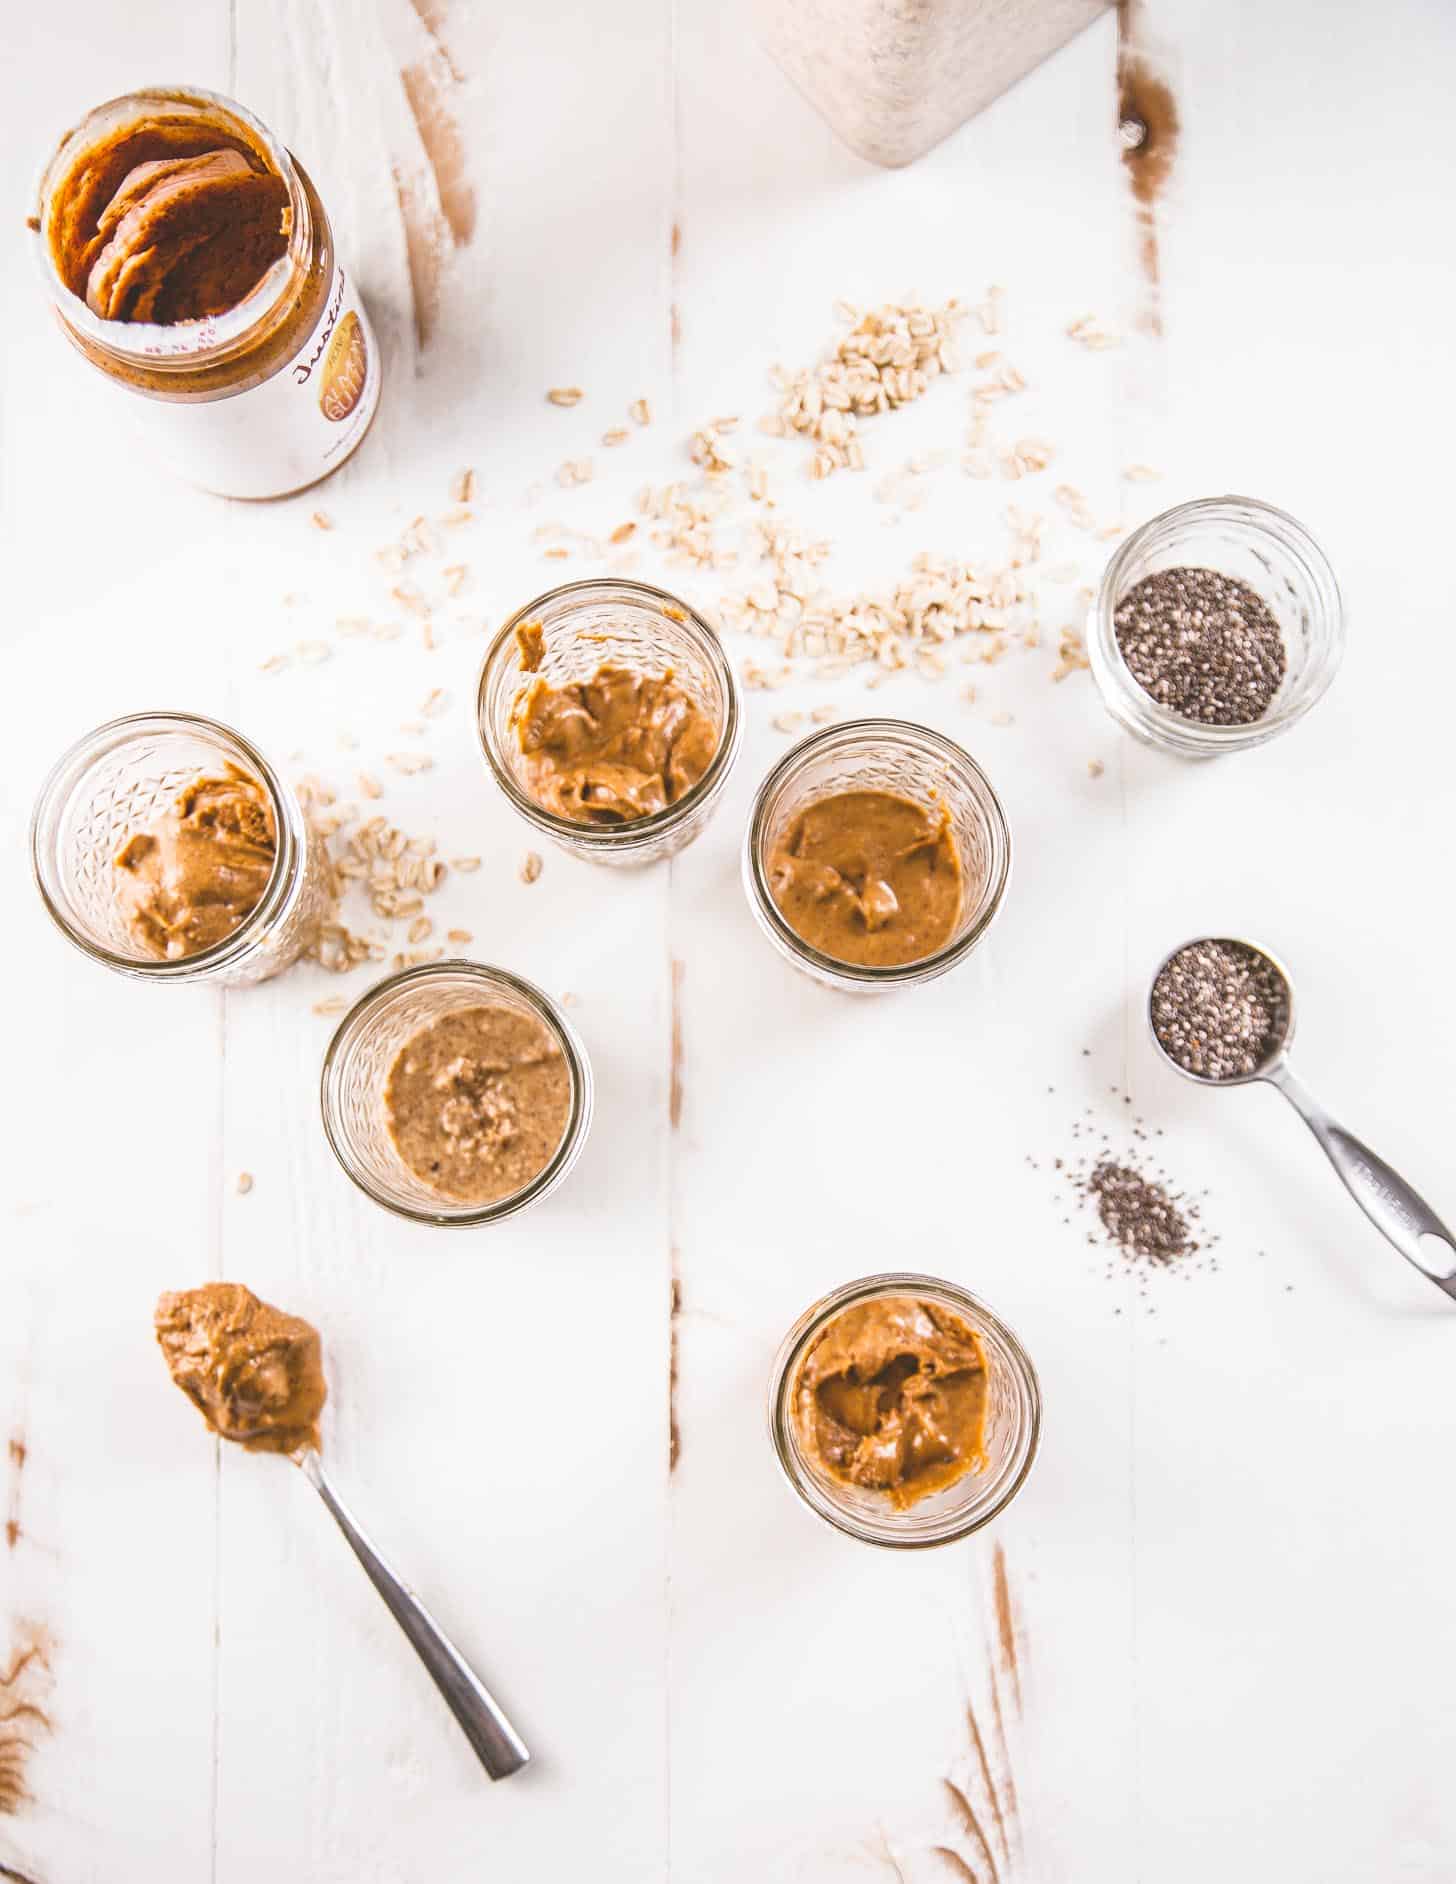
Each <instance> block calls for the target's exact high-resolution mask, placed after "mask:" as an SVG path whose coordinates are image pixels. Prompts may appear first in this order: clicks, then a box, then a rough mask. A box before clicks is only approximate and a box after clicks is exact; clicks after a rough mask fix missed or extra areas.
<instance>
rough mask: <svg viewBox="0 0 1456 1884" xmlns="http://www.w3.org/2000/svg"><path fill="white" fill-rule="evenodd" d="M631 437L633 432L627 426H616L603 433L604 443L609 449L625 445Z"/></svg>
mask: <svg viewBox="0 0 1456 1884" xmlns="http://www.w3.org/2000/svg"><path fill="white" fill-rule="evenodd" d="M631 436H632V434H631V432H630V431H629V430H628V429H627V427H626V426H625V425H614V426H612V427H611V429H610V430H609V431H605V432H603V433H602V443H603V444H604V445H606V446H607V447H608V448H610V447H612V446H614V445H625V444H626V443H627V440H628V439H629V438H630V437H631Z"/></svg>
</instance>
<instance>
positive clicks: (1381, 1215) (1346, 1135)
mask: <svg viewBox="0 0 1456 1884" xmlns="http://www.w3.org/2000/svg"><path fill="white" fill-rule="evenodd" d="M1264 1077H1265V1078H1266V1079H1267V1080H1268V1082H1269V1084H1270V1085H1271V1086H1277V1087H1278V1089H1279V1091H1280V1092H1282V1093H1283V1094H1284V1097H1285V1098H1286V1099H1287V1100H1288V1101H1289V1103H1290V1104H1291V1105H1292V1106H1293V1107H1294V1109H1295V1111H1296V1112H1298V1113H1299V1115H1300V1117H1301V1118H1302V1119H1303V1120H1304V1122H1305V1124H1306V1125H1307V1126H1308V1127H1309V1129H1310V1130H1311V1131H1312V1132H1313V1133H1314V1135H1315V1137H1316V1138H1317V1139H1318V1140H1319V1142H1320V1144H1321V1145H1322V1146H1323V1148H1324V1153H1325V1156H1326V1157H1327V1158H1328V1159H1329V1161H1330V1163H1331V1164H1332V1165H1333V1166H1334V1167H1335V1170H1336V1171H1337V1172H1338V1173H1339V1176H1340V1181H1341V1183H1343V1185H1344V1186H1345V1189H1346V1190H1347V1191H1348V1192H1349V1193H1350V1195H1351V1196H1352V1197H1353V1198H1354V1200H1355V1202H1356V1203H1357V1204H1358V1205H1359V1206H1360V1208H1361V1209H1362V1210H1363V1211H1364V1212H1365V1215H1366V1216H1367V1217H1368V1218H1369V1219H1370V1221H1371V1222H1372V1223H1373V1224H1374V1225H1375V1227H1376V1229H1377V1230H1379V1231H1381V1232H1382V1234H1383V1235H1384V1236H1386V1237H1387V1238H1388V1239H1389V1241H1390V1242H1392V1243H1393V1244H1394V1245H1395V1247H1396V1248H1397V1249H1398V1250H1399V1251H1400V1253H1401V1255H1402V1256H1404V1257H1405V1259H1406V1261H1407V1262H1409V1263H1412V1264H1414V1266H1415V1267H1416V1268H1417V1269H1419V1270H1420V1272H1421V1274H1422V1275H1423V1276H1425V1277H1426V1278H1427V1279H1428V1280H1429V1281H1431V1282H1434V1283H1435V1285H1436V1287H1437V1288H1438V1289H1444V1290H1445V1292H1446V1294H1447V1295H1449V1296H1450V1297H1451V1299H1452V1300H1453V1301H1456V1237H1453V1236H1452V1234H1451V1232H1450V1231H1449V1230H1448V1229H1447V1228H1446V1226H1445V1224H1444V1223H1442V1221H1441V1219H1440V1218H1439V1217H1438V1216H1437V1215H1436V1213H1435V1211H1434V1210H1432V1208H1431V1206H1430V1205H1429V1204H1428V1203H1427V1202H1426V1200H1425V1199H1424V1198H1423V1197H1422V1196H1421V1195H1420V1194H1419V1192H1417V1191H1414V1190H1412V1189H1411V1187H1410V1185H1409V1184H1407V1183H1406V1181H1405V1179H1404V1178H1403V1177H1402V1176H1401V1175H1400V1173H1399V1172H1398V1171H1392V1170H1391V1168H1390V1166H1389V1165H1388V1164H1387V1163H1386V1162H1385V1160H1384V1159H1383V1158H1377V1157H1376V1155H1375V1153H1374V1152H1373V1151H1371V1149H1370V1147H1369V1146H1368V1145H1363V1144H1361V1142H1360V1140H1359V1139H1358V1138H1356V1137H1354V1136H1353V1134H1352V1133H1350V1132H1347V1131H1346V1130H1345V1128H1344V1126H1343V1125H1338V1124H1337V1123H1336V1122H1335V1120H1334V1119H1332V1118H1331V1117H1330V1115H1329V1113H1328V1112H1326V1111H1325V1109H1324V1107H1323V1106H1322V1105H1320V1103H1319V1102H1318V1100H1316V1099H1315V1097H1314V1096H1313V1094H1312V1093H1310V1092H1309V1091H1308V1090H1307V1089H1306V1088H1305V1087H1304V1086H1302V1085H1301V1084H1300V1083H1299V1081H1298V1080H1297V1079H1296V1078H1295V1077H1294V1075H1293V1074H1292V1073H1291V1072H1290V1071H1289V1068H1288V1065H1287V1064H1286V1063H1284V1062H1282V1061H1281V1062H1280V1063H1279V1064H1277V1065H1276V1066H1274V1067H1273V1068H1271V1069H1270V1071H1269V1072H1268V1073H1266V1074H1265V1075H1264Z"/></svg>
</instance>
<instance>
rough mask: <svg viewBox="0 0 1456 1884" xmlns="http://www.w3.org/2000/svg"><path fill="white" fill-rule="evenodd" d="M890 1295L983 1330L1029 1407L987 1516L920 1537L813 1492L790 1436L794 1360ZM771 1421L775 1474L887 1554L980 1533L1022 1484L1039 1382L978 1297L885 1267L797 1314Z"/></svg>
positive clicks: (1037, 1424)
mask: <svg viewBox="0 0 1456 1884" xmlns="http://www.w3.org/2000/svg"><path fill="white" fill-rule="evenodd" d="M887 1295H910V1296H930V1297H932V1298H936V1297H939V1298H942V1299H944V1300H946V1301H948V1302H950V1303H951V1304H952V1305H953V1306H954V1307H955V1308H956V1310H957V1312H959V1313H962V1314H964V1315H965V1316H966V1319H967V1320H969V1321H971V1322H972V1323H973V1324H975V1325H977V1326H984V1327H985V1328H986V1329H987V1330H988V1331H989V1332H990V1333H991V1334H992V1335H993V1336H994V1338H995V1340H996V1341H997V1343H998V1344H999V1345H1000V1347H1001V1348H1002V1349H1004V1351H1005V1353H1006V1355H1007V1356H1008V1357H1009V1361H1010V1365H1011V1369H1012V1371H1013V1373H1014V1374H1015V1375H1016V1378H1017V1380H1018V1383H1019V1385H1020V1386H1021V1388H1022V1389H1023V1393H1024V1399H1025V1405H1026V1415H1025V1432H1026V1440H1025V1450H1024V1454H1023V1456H1022V1458H1021V1459H1020V1461H1019V1463H1018V1464H1017V1467H1016V1470H1015V1472H1014V1473H1013V1475H1012V1476H1011V1478H1010V1479H1009V1480H1008V1482H1007V1483H1006V1484H1005V1485H1004V1486H1003V1487H1002V1488H1001V1489H1000V1491H999V1492H998V1494H997V1496H996V1498H995V1500H994V1502H992V1503H991V1504H990V1505H989V1506H988V1507H987V1509H986V1510H984V1511H979V1512H978V1511H976V1510H975V1507H974V1506H972V1507H970V1509H969V1510H968V1511H965V1512H962V1513H960V1514H959V1515H957V1514H955V1513H953V1512H947V1513H946V1514H945V1516H944V1520H943V1523H942V1524H941V1525H940V1526H939V1527H937V1528H935V1529H932V1530H929V1531H927V1532H924V1533H921V1534H918V1535H917V1534H915V1533H914V1532H912V1531H909V1530H907V1531H906V1532H904V1533H901V1534H898V1535H892V1534H890V1533H889V1532H888V1530H880V1529H876V1528H875V1527H873V1526H872V1525H870V1524H868V1523H867V1522H866V1521H865V1520H864V1519H863V1518H861V1517H859V1516H858V1515H857V1514H855V1513H853V1512H850V1511H847V1510H845V1509H844V1507H843V1506H841V1505H840V1504H839V1503H838V1502H837V1500H835V1499H833V1498H832V1497H831V1496H830V1495H829V1494H828V1493H827V1492H820V1491H818V1488H817V1487H815V1486H813V1484H812V1481H811V1480H809V1478H808V1477H807V1475H806V1474H805V1473H804V1471H803V1470H802V1468H801V1466H800V1464H799V1454H798V1451H797V1448H796V1446H795V1444H794V1441H793V1437H792V1427H793V1411H792V1407H791V1406H790V1404H789V1402H790V1399H791V1396H792V1391H793V1383H794V1380H795V1378H796V1376H797V1371H798V1366H799V1363H800V1362H801V1361H802V1360H803V1359H804V1357H805V1356H806V1354H807V1352H808V1349H809V1345H810V1343H811V1342H812V1341H813V1340H814V1339H815V1338H816V1337H817V1336H818V1335H819V1334H820V1332H821V1331H822V1330H823V1329H824V1328H825V1327H827V1326H828V1324H829V1322H830V1321H831V1320H832V1319H833V1318H834V1317H835V1316H836V1315H839V1314H841V1313H842V1312H843V1311H844V1310H845V1309H847V1308H851V1307H853V1306H854V1305H855V1304H856V1303H859V1302H865V1301H870V1300H872V1299H874V1298H876V1297H880V1296H887ZM768 1417H769V1436H770V1439H771V1441H772V1444H773V1449H774V1456H775V1458H776V1459H777V1461H778V1466H779V1470H780V1471H781V1472H782V1474H783V1476H784V1478H785V1480H786V1481H787V1483H788V1485H789V1487H790V1489H791V1490H792V1491H793V1492H794V1493H795V1494H796V1496H797V1497H798V1498H799V1499H800V1501H801V1502H802V1503H803V1504H804V1505H805V1506H807V1508H808V1509H809V1510H810V1511H812V1512H813V1513H814V1515H815V1516H816V1517H819V1518H822V1519H823V1520H824V1521H825V1523H827V1524H831V1525H833V1526H834V1528H835V1529H836V1530H838V1531H842V1532H843V1533H844V1534H845V1535H846V1536H848V1537H853V1538H855V1539H857V1540H858V1541H859V1542H861V1543H865V1544H875V1545H878V1546H880V1547H881V1548H884V1549H889V1550H930V1549H934V1548H935V1547H937V1546H938V1545H941V1544H954V1543H957V1542H959V1541H960V1540H961V1539H962V1538H966V1537H970V1536H972V1535H973V1534H974V1533H975V1532H977V1531H979V1530H982V1529H984V1527H985V1526H986V1525H988V1524H989V1523H991V1521H992V1520H993V1519H994V1518H997V1517H999V1516H1000V1514H1001V1513H1002V1512H1003V1511H1004V1510H1005V1509H1006V1507H1007V1505H1009V1504H1010V1503H1011V1501H1012V1500H1013V1499H1014V1498H1015V1497H1016V1495H1017V1493H1018V1492H1019V1491H1020V1490H1021V1488H1022V1486H1023V1485H1024V1484H1025V1483H1026V1480H1027V1477H1028V1475H1029V1474H1030V1472H1031V1468H1032V1466H1033V1465H1034V1464H1035V1462H1036V1456H1037V1452H1038V1450H1039V1449H1040V1445H1041V1425H1042V1395H1041V1380H1040V1378H1039V1376H1038V1374H1037V1371H1036V1368H1035V1367H1034V1366H1033V1364H1032V1360H1031V1356H1030V1355H1029V1354H1028V1353H1027V1351H1026V1347H1025V1344H1024V1343H1023V1342H1022V1340H1021V1337H1020V1336H1019V1335H1018V1334H1017V1333H1016V1331H1015V1329H1014V1328H1012V1327H1011V1326H1010V1325H1009V1324H1008V1323H1007V1322H1005V1321H1004V1320H1003V1319H1002V1318H1001V1316H1000V1315H998V1314H997V1313H996V1312H995V1310H994V1309H992V1308H991V1307H989V1306H988V1305H987V1303H985V1302H984V1301H982V1300H981V1298H980V1297H979V1296H977V1295H974V1294H972V1292H971V1291H970V1290H969V1289H967V1288H963V1287H962V1286H961V1285H960V1284H959V1283H956V1282H950V1281H947V1280H946V1279H945V1277H943V1276H928V1275H922V1274H919V1273H917V1272H915V1271H913V1270H890V1271H886V1272H884V1273H882V1274H878V1275H871V1276H860V1277H857V1278H856V1279H855V1280H854V1281H852V1282H845V1283H841V1284H840V1286H839V1287H838V1288H837V1289H831V1290H830V1292H829V1293H828V1294H827V1295H824V1296H821V1297H820V1299H819V1300H818V1301H817V1302H813V1303H811V1304H810V1306H809V1307H808V1308H806V1309H805V1310H804V1312H803V1313H802V1314H801V1315H800V1316H799V1317H798V1319H797V1320H796V1321H795V1322H794V1324H793V1326H792V1327H791V1328H790V1329H789V1331H788V1333H787V1334H786V1335H785V1336H784V1338H783V1340H782V1341H781V1342H780V1344H779V1348H778V1352H777V1353H776V1355H775V1356H774V1362H773V1367H772V1369H771V1370H770V1374H769V1392H768ZM968 1476H970V1475H968ZM815 1492H818V1495H817V1496H815V1495H813V1494H814V1493H815Z"/></svg>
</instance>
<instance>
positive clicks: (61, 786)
mask: <svg viewBox="0 0 1456 1884" xmlns="http://www.w3.org/2000/svg"><path fill="white" fill-rule="evenodd" d="M156 731H161V732H176V733H181V734H189V735H193V736H199V737H202V738H206V739H212V740H215V741H216V742H217V743H218V744H219V745H220V746H222V747H223V748H224V749H226V747H227V746H228V745H232V746H235V747H236V748H237V749H238V751H239V752H240V753H241V754H242V765H241V767H240V769H241V770H246V771H248V772H250V773H251V774H253V775H254V776H255V777H256V778H257V780H258V783H259V784H260V785H262V787H263V788H264V790H265V791H266V792H267V794H268V802H269V806H270V808H271V810H272V812H273V827H274V830H275V832H276V833H277V840H278V841H277V849H276V851H275V853H274V857H273V869H272V873H271V874H270V876H269V878H268V883H267V887H266V888H265V889H264V891H263V894H262V896H261V897H260V898H259V900H258V902H257V903H256V904H255V905H254V907H253V908H252V909H251V910H249V912H248V914H247V915H246V916H244V918H243V920H242V921H241V922H240V923H239V924H238V926H237V928H236V929H234V930H233V932H232V934H231V935H228V936H224V937H223V939H222V940H221V941H220V942H214V943H213V944H212V946H211V947H210V948H205V949H199V950H198V951H197V952H196V954H194V955H184V956H181V957H179V958H178V959H177V960H175V961H169V960H165V959H163V960H154V959H153V958H151V957H148V956H136V955H123V954H121V953H120V952H119V951H118V950H116V949H111V948H107V947H106V946H105V944H104V943H101V942H97V941H94V940H93V939H92V938H91V937H90V936H88V935H84V934H83V933H82V932H81V930H80V929H78V928H77V927H76V925H75V924H74V923H73V922H72V920H71V918H70V917H69V915H68V914H67V913H66V910H65V909H64V908H63V907H62V905H61V904H60V903H59V902H58V901H57V899H56V897H55V896H53V894H52V892H51V887H50V882H49V872H48V871H47V869H46V867H45V865H44V863H43V861H42V857H41V846H42V842H43V829H42V827H43V824H44V823H45V820H46V819H47V817H48V816H50V815H53V814H55V813H56V812H57V811H59V809H60V808H61V806H63V805H64V803H65V801H66V798H67V797H68V796H69V794H70V791H71V790H73V789H74V786H75V784H76V782H77V779H78V777H79V776H80V775H81V774H82V772H83V770H84V768H85V766H86V765H87V764H88V763H89V762H90V761H91V760H92V759H93V758H94V757H96V756H99V755H100V752H101V751H103V750H107V749H115V747H117V746H120V745H122V744H124V743H125V741H126V740H127V739H128V738H131V737H139V736H141V735H142V734H144V733H147V732H156ZM305 837H306V834H305V831H304V822H303V810H302V807H301V806H300V805H299V803H298V801H297V799H296V798H295V797H294V795H293V793H292V792H291V791H290V790H289V789H288V787H287V786H286V785H285V784H284V783H283V781H282V779H281V778H280V777H279V775H278V773H277V772H276V771H275V770H274V768H273V766H272V765H271V764H270V763H269V761H268V760H267V759H266V758H265V757H264V756H263V754H262V753H261V752H260V751H259V750H258V748H257V747H256V746H255V745H254V744H253V743H252V741H251V740H249V739H246V738H245V737H244V736H243V734H241V733H240V732H238V731H237V729H236V728H235V727H232V726H228V725H226V724H225V723H224V722H223V721H222V720H214V719H209V718H208V717H207V716H206V715H205V714H202V713H182V712H174V711H168V710H162V711H158V712H152V713H124V714H122V715H120V716H119V717H118V718H116V719H113V720H106V721H104V722H103V723H102V724H101V725H100V726H97V727H95V728H93V729H92V731H91V732H89V733H85V734H83V735H82V737H81V738H80V739H78V740H76V741H74V743H73V744H72V745H70V746H68V747H67V749H66V750H65V751H64V752H63V753H62V754H61V756H60V758H59V759H57V760H56V762H55V764H54V765H52V767H51V769H50V771H49V772H48V773H47V774H46V776H45V779H44V781H43V782H42V784H41V788H40V791H39V792H38V793H37V794H36V800H35V804H34V807H33V809H32V811H31V815H30V866H31V875H32V877H33V879H34V881H35V886H36V888H37V890H38V891H39V892H40V898H41V901H42V902H43V903H44V905H45V909H46V913H47V915H48V916H49V917H50V919H51V921H52V922H53V923H54V924H55V925H56V927H57V928H58V929H59V930H60V932H61V934H62V935H63V936H65V938H66V940H67V941H68V942H70V943H71V944H72V945H73V946H74V947H76V948H78V949H79V950H80V951H81V953H82V954H83V955H87V956H89V957H90V958H91V959H92V960H93V961H97V962H100V963H101V964H102V965H103V966H104V967H107V968H112V969H115V970H116V971H117V972H118V973H120V974H124V975H133V976H137V977H139V978H142V979H145V980H149V981H150V980H155V981H166V980H175V981H184V980H188V979H190V978H192V977H195V976H198V975H201V974H204V973H207V972H210V971H211V970H214V969H218V968H230V967H233V966H234V965H235V964H236V963H237V962H239V961H240V960H242V959H243V958H244V957H245V956H247V955H248V954H249V953H250V952H251V951H252V949H253V947H254V946H255V944H257V943H258V942H260V941H261V940H263V939H264V937H265V936H266V935H267V933H268V931H269V930H270V929H272V928H273V927H274V926H275V925H276V924H277V923H278V922H280V921H281V920H282V919H283V917H284V916H285V915H286V913H287V905H288V903H289V901H290V899H291V898H292V896H293V895H294V894H295V893H301V889H302V872H301V871H300V870H299V868H298V862H299V860H300V859H301V857H302V856H303V852H304V845H305Z"/></svg>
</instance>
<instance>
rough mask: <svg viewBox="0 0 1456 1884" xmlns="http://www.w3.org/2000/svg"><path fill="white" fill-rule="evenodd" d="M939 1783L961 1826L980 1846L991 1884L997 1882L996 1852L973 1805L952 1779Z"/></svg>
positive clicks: (999, 1873) (999, 1874)
mask: <svg viewBox="0 0 1456 1884" xmlns="http://www.w3.org/2000/svg"><path fill="white" fill-rule="evenodd" d="M940 1783H941V1785H942V1786H944V1787H945V1790H946V1792H947V1794H948V1795H949V1798H950V1802H951V1805H952V1807H953V1808H954V1810H955V1814H956V1816H957V1818H958V1819H959V1820H960V1822H961V1824H962V1826H963V1827H964V1828H965V1830H966V1831H967V1832H968V1833H969V1834H970V1836H971V1837H972V1838H974V1839H975V1841H976V1843H977V1844H978V1845H979V1846H980V1848H981V1856H982V1857H983V1858H984V1859H985V1860H986V1864H987V1867H988V1874H989V1877H990V1880H991V1884H997V1881H998V1879H999V1878H1000V1876H1001V1872H1000V1869H999V1867H998V1866H997V1863H996V1854H995V1852H994V1851H993V1850H992V1849H991V1841H990V1839H989V1838H987V1836H986V1834H985V1832H984V1831H982V1829H981V1821H980V1820H979V1819H978V1818H977V1817H976V1811H975V1807H974V1806H973V1805H972V1804H971V1802H970V1800H969V1799H968V1798H967V1797H966V1795H965V1793H963V1792H962V1791H961V1789H960V1787H959V1786H958V1785H957V1784H956V1783H955V1781H954V1780H953V1779H943V1780H942V1781H941V1782H940Z"/></svg>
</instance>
